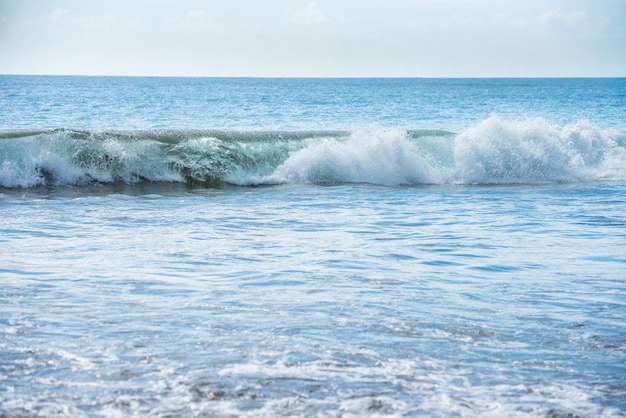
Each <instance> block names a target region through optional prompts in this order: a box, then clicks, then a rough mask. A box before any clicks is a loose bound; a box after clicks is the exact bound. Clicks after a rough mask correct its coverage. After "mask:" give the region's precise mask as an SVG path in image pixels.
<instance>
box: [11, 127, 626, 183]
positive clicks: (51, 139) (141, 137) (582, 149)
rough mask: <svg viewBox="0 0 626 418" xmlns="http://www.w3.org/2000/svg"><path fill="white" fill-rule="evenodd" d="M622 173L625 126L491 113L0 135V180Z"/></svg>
mask: <svg viewBox="0 0 626 418" xmlns="http://www.w3.org/2000/svg"><path fill="white" fill-rule="evenodd" d="M625 180H626V132H624V131H620V130H602V129H600V128H598V127H597V126H595V125H592V124H590V123H587V122H579V123H577V124H574V125H569V126H558V125H551V124H549V123H548V122H547V121H545V120H544V119H531V120H525V121H510V120H504V119H501V118H499V117H496V116H494V117H490V118H488V119H486V120H484V121H482V122H481V123H479V124H477V125H476V126H473V127H471V128H469V129H467V130H465V131H463V132H461V133H460V134H458V135H454V134H450V133H447V132H442V131H409V132H407V131H404V130H400V129H380V128H369V129H360V130H356V131H354V132H352V133H344V132H333V131H310V132H219V131H154V132H151V131H138V132H85V131H73V130H66V129H57V130H50V131H33V132H20V131H16V132H4V133H0V186H1V187H5V188H28V187H36V186H41V185H45V184H54V185H81V184H92V183H125V184H134V183H138V182H187V183H200V184H204V185H207V186H215V185H220V184H222V183H231V184H236V185H267V184H279V183H316V184H332V183H373V184H381V185H420V184H516V183H550V182H579V181H585V182H587V181H625Z"/></svg>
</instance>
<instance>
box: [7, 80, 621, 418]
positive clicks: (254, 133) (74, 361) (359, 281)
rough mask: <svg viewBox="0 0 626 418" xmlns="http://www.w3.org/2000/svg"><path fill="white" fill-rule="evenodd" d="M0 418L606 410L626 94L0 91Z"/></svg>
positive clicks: (567, 90) (411, 85)
mask: <svg viewBox="0 0 626 418" xmlns="http://www.w3.org/2000/svg"><path fill="white" fill-rule="evenodd" d="M0 253H1V262H0V416H1V417H33V416H37V417H40V416H41V417H55V416H56V417H59V416H72V417H126V416H133V415H134V416H151V417H173V416H176V417H197V416H210V417H235V416H237V417H238V416H246V417H273V416H316V417H317V416H319V417H338V416H341V417H350V416H418V417H419V416H423V417H433V416H437V417H485V416H493V417H509V416H515V417H624V416H626V79H623V78H622V79H255V78H158V77H156V78H150V77H75V76H68V77H59V76H11V75H3V76H0Z"/></svg>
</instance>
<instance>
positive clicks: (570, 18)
mask: <svg viewBox="0 0 626 418" xmlns="http://www.w3.org/2000/svg"><path fill="white" fill-rule="evenodd" d="M0 74H55V75H56V74H65V75H145V76H226V77H239V76H250V77H615V76H617V77H623V76H626V0H380V1H372V0H369V1H368V0H334V1H333V0H315V1H309V0H210V1H209V0H170V1H165V0H106V1H91V0H0Z"/></svg>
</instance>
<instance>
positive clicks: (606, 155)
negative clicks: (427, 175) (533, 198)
mask: <svg viewBox="0 0 626 418" xmlns="http://www.w3.org/2000/svg"><path fill="white" fill-rule="evenodd" d="M623 142H624V133H623V132H618V131H602V130H600V129H599V128H598V127H596V126H594V125H591V124H589V123H587V122H579V123H577V124H575V125H570V126H557V125H550V124H549V123H548V122H547V121H546V120H544V119H532V120H526V121H507V120H503V119H500V118H498V117H491V118H489V119H487V120H485V121H483V122H481V123H479V124H478V125H476V126H474V127H472V128H469V129H467V130H466V131H464V132H462V133H461V134H459V135H458V136H457V137H456V139H455V147H454V160H455V173H454V177H453V178H452V179H451V180H452V182H455V183H472V184H473V183H476V184H490V183H541V182H573V181H601V180H609V181H610V180H616V181H619V180H624V179H626V149H625V148H624V146H623V145H624V144H623Z"/></svg>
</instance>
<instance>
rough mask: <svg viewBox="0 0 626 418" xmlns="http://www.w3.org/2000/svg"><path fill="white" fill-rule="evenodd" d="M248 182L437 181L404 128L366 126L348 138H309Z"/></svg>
mask: <svg viewBox="0 0 626 418" xmlns="http://www.w3.org/2000/svg"><path fill="white" fill-rule="evenodd" d="M248 182H252V183H269V184H272V183H374V184H382V185H403V184H428V183H435V182H437V175H436V171H435V170H434V169H433V168H432V167H431V166H430V165H429V164H428V163H427V162H426V160H425V159H424V157H423V156H422V155H420V154H419V152H418V149H417V148H416V147H415V146H414V144H412V143H411V142H410V141H409V140H408V139H407V133H406V132H405V131H403V130H399V129H393V130H383V129H363V130H358V131H355V132H353V133H352V134H351V135H350V136H349V137H348V138H326V139H321V140H319V139H318V140H315V141H310V142H309V143H308V144H307V146H306V147H304V148H303V149H301V150H299V151H297V152H294V153H293V154H292V155H291V156H290V157H289V158H288V159H287V160H286V161H285V162H284V163H283V164H281V165H280V166H279V167H277V168H276V170H275V171H274V173H272V174H271V175H269V176H265V177H251V178H249V179H248Z"/></svg>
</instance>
